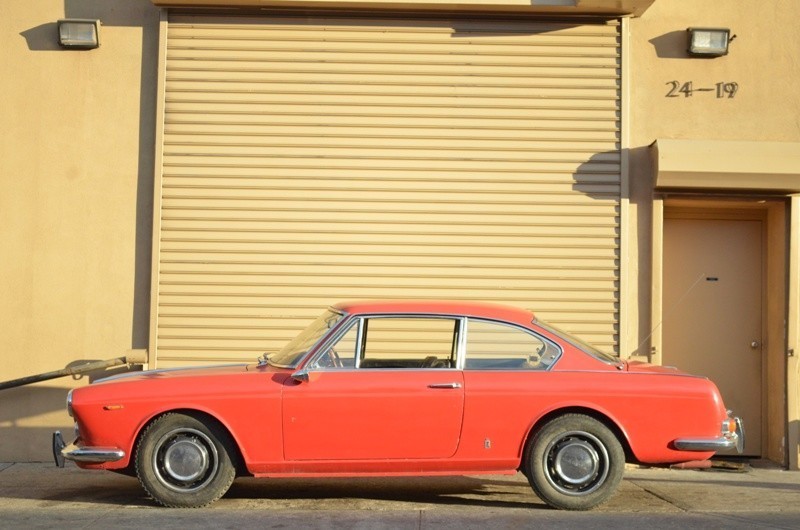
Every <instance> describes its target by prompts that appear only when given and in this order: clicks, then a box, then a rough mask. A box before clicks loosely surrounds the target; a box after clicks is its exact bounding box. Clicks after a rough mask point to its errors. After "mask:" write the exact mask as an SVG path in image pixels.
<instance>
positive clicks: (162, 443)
mask: <svg viewBox="0 0 800 530" xmlns="http://www.w3.org/2000/svg"><path fill="white" fill-rule="evenodd" d="M233 454H235V453H234V451H233V442H232V440H231V438H230V436H229V435H228V433H227V432H226V431H225V430H224V429H223V428H222V427H221V426H219V425H218V424H216V423H215V422H212V421H208V420H201V419H199V418H196V417H194V416H189V415H185V414H176V413H171V414H165V415H164V416H161V417H160V418H158V419H156V420H155V421H154V422H153V423H151V424H150V425H149V426H148V427H147V429H146V430H145V432H144V433H143V434H142V437H141V439H140V441H139V444H138V446H137V449H136V475H137V476H138V478H139V482H140V483H141V485H142V487H143V488H144V489H145V491H146V492H147V493H148V494H150V496H152V497H153V499H154V500H155V501H156V502H157V503H159V504H161V505H163V506H169V507H181V508H197V507H201V506H206V505H207V504H210V503H212V502H214V501H215V500H217V499H219V498H220V497H222V496H223V495H224V494H225V492H226V491H228V488H229V487H230V485H231V483H232V482H233V479H234V478H235V477H236V468H235V465H234V462H233V460H232V458H233V457H232V456H231V455H233Z"/></svg>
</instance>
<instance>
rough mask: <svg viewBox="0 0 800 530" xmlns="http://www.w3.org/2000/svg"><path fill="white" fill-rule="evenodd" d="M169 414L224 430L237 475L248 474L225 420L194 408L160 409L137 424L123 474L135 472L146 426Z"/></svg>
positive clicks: (241, 454) (236, 442)
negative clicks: (128, 459)
mask: <svg viewBox="0 0 800 530" xmlns="http://www.w3.org/2000/svg"><path fill="white" fill-rule="evenodd" d="M169 414H182V415H184V416H190V417H192V418H194V419H196V420H198V421H201V422H211V423H214V424H215V425H216V426H217V427H219V428H220V429H222V430H223V431H225V433H226V434H227V435H228V436H229V437H230V440H231V442H232V444H233V449H234V450H235V454H232V455H230V456H231V459H232V460H233V461H234V466H235V467H236V474H237V476H243V475H249V474H250V473H249V472H248V471H247V466H246V465H245V459H244V455H243V453H242V448H241V446H240V444H239V441H238V440H237V439H236V436H235V435H234V433H233V431H231V429H230V428H229V427H228V425H226V424H225V422H223V421H222V420H220V419H219V418H217V417H216V416H215V415H214V414H212V413H210V412H207V411H204V410H199V409H194V408H175V409H170V410H164V411H160V412H158V413H156V414H153V415H152V416H151V417H150V418H149V419H148V420H147V421H145V422H143V423H142V424H141V425H140V426H139V430H138V431H137V433H136V437H135V438H134V440H133V446H132V451H131V458H130V462H129V463H128V466H127V467H126V468H125V474H131V473H132V474H133V476H135V475H136V472H135V470H134V466H135V465H136V464H135V462H136V455H135V453H136V451H137V450H138V448H139V442H140V441H141V439H142V436H144V433H145V432H147V429H148V427H150V425H152V424H153V423H155V422H156V421H158V420H159V419H160V418H163V417H164V416H167V415H169Z"/></svg>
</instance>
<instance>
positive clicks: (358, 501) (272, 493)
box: [225, 477, 547, 509]
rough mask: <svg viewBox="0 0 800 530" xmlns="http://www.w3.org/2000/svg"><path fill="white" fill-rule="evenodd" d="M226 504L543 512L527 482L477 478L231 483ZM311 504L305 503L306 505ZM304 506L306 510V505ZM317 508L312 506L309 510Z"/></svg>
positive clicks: (283, 480)
mask: <svg viewBox="0 0 800 530" xmlns="http://www.w3.org/2000/svg"><path fill="white" fill-rule="evenodd" d="M225 498H226V499H229V500H234V499H237V500H248V501H256V502H258V501H269V503H270V504H271V505H274V503H276V502H277V503H279V504H286V505H289V504H291V505H296V506H298V507H299V505H300V504H302V505H303V506H302V507H303V509H308V508H312V507H318V508H320V509H331V508H334V505H336V504H339V505H342V503H345V504H346V505H347V506H353V505H354V504H355V505H357V506H358V508H359V509H369V508H370V507H371V506H372V507H375V508H376V509H380V508H386V509H391V507H392V505H393V504H400V503H402V504H403V505H404V506H406V507H408V504H409V503H411V504H415V505H429V506H471V507H491V508H524V509H531V508H533V509H537V508H539V509H541V508H544V509H547V506H546V505H545V504H544V503H542V502H541V501H540V500H539V499H538V498H537V497H536V495H535V494H534V493H533V491H532V490H531V488H530V486H528V484H527V481H525V480H524V479H523V480H522V481H520V480H513V479H509V480H507V481H506V480H497V479H482V478H480V477H424V478H419V477H391V478H386V477H380V478H326V479H298V478H287V479H252V478H242V479H238V480H237V481H236V482H234V484H233V486H232V487H231V489H230V491H229V492H228V494H227V495H226V496H225ZM306 501H310V502H306ZM306 504H308V505H306ZM312 504H313V505H316V506H311V505H312Z"/></svg>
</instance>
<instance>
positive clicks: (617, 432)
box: [519, 405, 638, 473]
mask: <svg viewBox="0 0 800 530" xmlns="http://www.w3.org/2000/svg"><path fill="white" fill-rule="evenodd" d="M566 414H582V415H584V416H588V417H590V418H593V419H595V420H597V421H599V422H600V423H602V424H603V425H605V426H606V427H607V428H608V429H609V430H610V431H611V432H612V433H613V434H614V436H615V437H616V438H617V440H618V441H619V443H620V445H621V446H622V450H623V451H624V452H625V461H626V462H637V461H638V460H637V458H636V455H635V454H634V453H633V450H632V449H631V445H630V442H629V441H628V437H627V435H626V434H625V431H624V430H623V429H622V428H621V427H620V426H619V425H618V424H617V422H616V421H614V420H613V419H612V418H611V417H610V416H609V415H607V414H604V413H603V412H600V411H598V410H596V409H593V408H591V407H585V406H580V405H576V406H568V407H561V408H557V409H554V410H551V411H549V412H548V413H547V414H544V415H543V416H541V417H540V418H539V419H537V420H536V422H534V424H533V425H532V426H531V428H530V429H529V430H528V435H527V436H526V437H525V440H523V443H522V446H521V447H520V448H519V461H520V464H519V469H520V470H522V471H523V473H524V467H525V466H524V458H525V456H524V455H525V450H526V448H527V447H528V446H529V445H530V441H531V440H532V439H533V437H534V436H535V435H536V433H537V432H538V431H539V430H540V429H541V428H542V427H544V426H545V425H547V424H548V423H549V422H550V421H552V420H554V419H555V418H558V417H560V416H564V415H566Z"/></svg>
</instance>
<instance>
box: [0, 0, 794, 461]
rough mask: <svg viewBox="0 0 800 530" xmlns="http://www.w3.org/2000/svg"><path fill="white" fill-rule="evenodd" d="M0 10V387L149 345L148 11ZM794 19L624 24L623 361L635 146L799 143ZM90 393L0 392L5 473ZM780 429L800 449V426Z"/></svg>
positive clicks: (705, 5) (18, 5)
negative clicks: (728, 40) (712, 33)
mask: <svg viewBox="0 0 800 530" xmlns="http://www.w3.org/2000/svg"><path fill="white" fill-rule="evenodd" d="M2 13H3V16H2V17H0V28H1V29H2V32H1V33H0V36H1V37H0V38H2V39H3V46H2V48H0V54H1V57H2V62H0V64H3V65H4V66H5V68H6V75H5V76H3V81H2V96H0V101H1V102H2V107H0V109H1V110H2V116H3V124H4V127H3V129H2V132H0V134H2V142H0V149H2V152H1V154H0V156H1V158H0V160H2V164H1V165H0V245H1V248H2V254H0V256H2V259H0V329H2V331H3V333H2V334H0V341H2V342H1V343H0V346H2V348H3V356H2V358H3V364H2V368H0V381H5V380H9V379H14V378H17V377H22V376H27V375H31V374H35V373H39V372H45V371H50V370H56V369H60V368H63V367H64V366H66V365H67V364H68V363H70V362H72V361H75V360H83V359H106V358H110V357H116V356H119V355H124V354H125V353H126V351H127V350H129V349H131V348H134V349H141V348H145V347H146V346H147V341H148V326H149V320H150V314H149V308H148V306H149V289H150V245H151V234H152V232H151V222H152V182H153V153H154V146H153V142H154V138H153V136H154V130H155V123H156V122H155V101H156V77H157V76H156V69H157V65H156V63H157V52H158V50H157V45H158V17H159V14H158V9H157V8H155V7H154V6H153V4H152V2H151V0H37V1H36V2H30V0H4V1H3V10H2ZM799 16H800V2H797V1H795V0H773V1H772V2H769V3H768V4H766V5H765V3H764V2H761V1H758V0H708V1H706V2H702V3H699V2H696V0H656V1H655V2H654V3H653V5H652V6H650V7H649V9H648V10H647V11H646V12H645V13H644V15H643V16H642V17H640V18H633V19H631V20H630V21H629V22H628V23H627V25H626V28H628V29H629V31H630V35H629V50H630V54H629V56H628V57H627V58H626V60H627V61H629V62H628V66H629V74H630V79H629V83H630V90H629V91H628V92H627V98H628V99H627V101H628V105H627V106H626V108H625V109H624V112H625V113H626V118H625V123H626V124H628V125H629V129H628V130H627V131H626V134H627V135H628V137H629V142H628V145H626V147H629V148H630V152H629V155H630V211H629V212H628V213H626V214H625V215H628V214H629V224H628V225H627V226H626V227H625V230H624V231H623V234H627V235H628V236H629V238H628V240H627V241H626V243H627V247H626V248H627V254H626V261H625V263H623V264H622V266H623V267H627V268H628V269H627V270H628V276H627V277H629V278H630V283H629V285H628V287H627V289H628V291H627V293H628V294H627V295H626V299H625V300H624V301H623V302H624V306H625V309H626V311H625V315H626V317H627V318H628V319H629V321H628V322H627V327H628V329H630V330H631V333H629V334H628V335H627V336H624V337H622V341H623V342H622V345H621V352H622V354H623V356H629V355H631V354H633V353H637V351H636V350H637V346H638V345H639V344H640V343H641V342H644V345H643V347H642V348H641V349H639V351H638V353H646V352H647V351H649V347H650V343H649V341H648V340H647V339H646V338H647V337H648V335H649V334H650V331H651V329H652V327H654V326H655V325H656V323H654V322H652V319H651V317H650V308H651V282H652V281H653V275H652V273H651V257H650V256H651V252H652V218H653V216H652V214H653V201H652V199H653V194H652V179H653V175H652V172H651V167H652V166H651V161H650V159H649V154H648V150H647V146H648V145H650V144H651V143H652V142H653V141H654V140H655V139H656V138H687V139H692V138H708V139H717V140H753V141H787V142H798V141H800V118H799V117H798V112H797V109H798V108H800V92H799V91H797V90H796V86H797V85H798V83H799V82H800V79H799V78H800V67H798V59H797V54H796V51H797V50H798V49H800V32H797V31H796V23H795V22H796V20H798V17H799ZM64 17H74V18H99V19H100V20H102V22H103V27H102V30H101V47H100V48H99V49H97V50H91V51H65V50H61V49H60V48H58V46H57V44H56V27H55V22H56V20H58V19H60V18H64ZM690 26H725V27H730V28H731V29H732V31H733V33H735V34H736V35H737V37H736V39H735V40H734V41H733V43H732V44H731V53H730V55H728V56H726V57H721V58H715V59H694V58H688V57H687V56H686V54H685V47H686V40H685V39H686V36H685V29H686V28H687V27H690ZM671 81H678V82H679V83H680V84H683V83H685V82H687V81H691V82H692V83H693V84H694V87H695V88H707V87H712V88H713V87H715V84H716V83H719V82H736V83H738V85H739V90H738V92H737V94H736V96H735V97H734V98H732V99H727V98H726V99H717V98H716V97H715V94H714V92H697V93H695V94H694V95H693V96H692V97H690V98H684V97H683V96H679V97H677V98H668V97H665V96H666V94H667V92H668V90H669V88H670V87H669V86H668V85H667V83H669V82H671ZM797 202H798V201H797V200H795V206H796V205H797ZM796 217H797V216H796V213H795V215H794V217H793V219H795V222H794V224H793V226H795V227H796V226H797V222H796ZM623 218H625V216H623ZM795 234H796V232H795ZM795 294H796V292H795ZM794 306H795V307H796V306H797V304H796V303H795V304H794ZM794 318H795V319H796V318H797V314H796V313H795V314H794ZM792 366H795V367H796V363H794V364H793V365H792ZM792 373H796V370H794V371H793V372H792ZM796 379H797V377H796V375H795V379H794V384H797V380H796ZM85 383H86V381H85V380H82V381H77V382H75V381H72V380H70V379H59V380H55V381H53V382H50V383H40V384H37V385H34V386H31V387H25V388H19V389H13V390H6V391H0V440H3V444H0V462H1V461H25V460H46V459H49V458H50V449H49V444H48V437H49V433H50V432H51V431H52V430H53V429H55V428H61V429H65V430H68V429H70V427H71V421H70V420H69V418H67V416H66V414H65V413H64V411H63V401H64V397H65V396H66V392H67V389H68V388H70V387H72V386H74V385H82V384H85ZM778 392H780V393H782V392H783V388H779V389H778ZM794 396H795V401H796V392H795V394H794ZM791 406H794V409H791V410H795V409H797V408H798V404H797V403H796V402H794V403H793V404H792V403H790V407H791ZM790 421H794V423H793V424H792V425H793V428H794V429H795V433H794V435H793V436H794V438H793V439H794V440H797V439H798V438H800V426H798V424H799V423H800V422H799V421H798V419H795V420H791V418H790ZM778 428H782V426H778ZM796 459H797V458H796V456H795V460H796Z"/></svg>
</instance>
